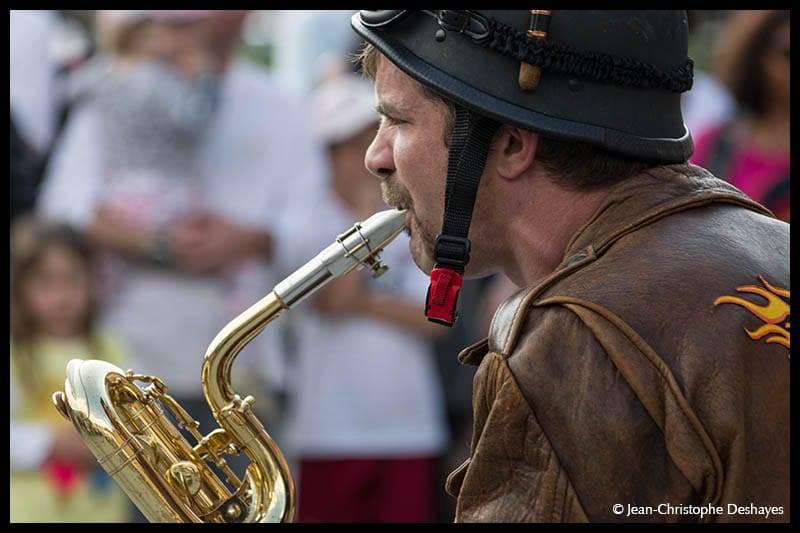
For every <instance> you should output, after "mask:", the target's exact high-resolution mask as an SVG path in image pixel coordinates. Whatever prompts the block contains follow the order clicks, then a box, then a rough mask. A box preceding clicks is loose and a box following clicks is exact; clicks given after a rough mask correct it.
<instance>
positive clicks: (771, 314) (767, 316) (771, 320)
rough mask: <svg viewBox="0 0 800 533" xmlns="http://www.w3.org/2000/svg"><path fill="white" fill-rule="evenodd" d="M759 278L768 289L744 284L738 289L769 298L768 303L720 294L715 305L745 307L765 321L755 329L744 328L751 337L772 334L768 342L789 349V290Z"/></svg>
mask: <svg viewBox="0 0 800 533" xmlns="http://www.w3.org/2000/svg"><path fill="white" fill-rule="evenodd" d="M758 279H759V281H761V284H762V285H763V286H764V287H766V289H767V290H764V289H763V288H761V287H758V286H756V285H744V286H742V287H736V291H737V292H748V293H752V294H757V295H759V296H761V297H763V298H764V299H766V300H767V304H766V305H757V304H755V303H753V302H751V301H749V300H745V299H744V298H738V297H736V296H720V297H719V298H717V299H716V300H714V306H717V305H719V304H725V303H730V304H736V305H740V306H742V307H744V308H745V309H747V310H748V311H750V312H751V313H752V314H753V315H755V316H756V317H758V318H759V319H760V320H762V321H763V322H764V325H763V326H761V327H759V328H758V329H756V330H755V331H750V330H748V329H747V328H744V330H745V332H746V333H747V334H748V335H749V336H750V338H751V339H753V340H757V339H760V338H762V337H765V336H767V335H771V336H769V337H767V339H766V342H767V343H768V344H769V343H778V344H780V345H781V346H785V347H786V349H787V350H788V349H789V327H790V324H789V302H788V301H784V300H783V298H786V300H789V298H790V297H789V290H788V289H782V288H780V287H773V286H772V285H770V284H769V283H768V282H767V280H765V279H764V278H763V277H762V276H761V275H759V276H758ZM784 321H785V322H784Z"/></svg>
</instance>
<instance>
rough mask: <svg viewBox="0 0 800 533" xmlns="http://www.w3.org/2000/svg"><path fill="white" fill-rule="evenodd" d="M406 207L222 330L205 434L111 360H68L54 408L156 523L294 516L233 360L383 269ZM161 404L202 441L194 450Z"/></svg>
mask: <svg viewBox="0 0 800 533" xmlns="http://www.w3.org/2000/svg"><path fill="white" fill-rule="evenodd" d="M404 213H405V212H404V211H401V210H396V209H390V210H387V211H382V212H379V213H376V214H374V215H372V216H371V217H370V218H368V219H367V220H366V221H364V222H360V223H356V224H355V225H354V226H353V227H352V228H350V229H349V230H348V231H346V232H345V233H343V234H341V235H339V236H338V237H337V238H336V241H335V242H334V243H332V244H331V245H330V246H328V247H327V248H325V249H324V250H323V251H322V252H321V253H319V254H318V255H317V256H316V257H314V258H313V259H312V260H311V261H309V262H308V263H306V264H305V265H304V266H303V267H301V268H300V269H298V270H296V271H295V272H294V273H293V274H291V275H290V276H289V277H287V278H286V279H284V280H283V281H281V282H280V283H278V284H277V285H276V286H275V287H274V288H273V290H272V292H270V293H269V294H268V295H267V296H265V297H264V298H262V299H261V300H260V301H258V302H257V303H255V304H254V305H252V306H251V307H250V308H249V309H247V310H245V311H244V312H243V313H241V314H240V315H239V316H237V317H236V318H234V319H233V320H232V321H231V322H230V323H228V324H227V325H226V326H225V327H224V328H223V329H222V330H221V331H220V332H219V333H218V334H217V336H216V337H215V338H214V340H213V341H212V342H211V344H210V345H209V347H208V350H207V351H206V354H205V358H204V359H203V366H202V372H201V380H202V386H203V394H204V395H205V397H206V401H207V402H208V404H209V407H210V408H211V411H212V413H213V415H214V418H215V419H216V421H217V422H218V423H219V425H220V427H219V428H217V429H215V430H213V431H211V432H210V433H209V434H208V435H205V436H203V435H202V434H200V432H199V431H198V427H199V424H198V423H197V422H196V421H195V420H194V419H192V417H191V416H190V415H189V414H188V413H187V412H186V411H185V410H184V409H183V408H182V407H181V406H180V405H179V404H178V403H177V402H176V401H175V400H174V399H173V398H172V397H170V396H169V394H167V387H166V385H165V384H164V383H163V382H162V381H161V380H160V379H159V378H158V377H155V376H144V375H138V374H134V373H133V372H132V371H131V370H128V371H127V372H123V371H122V370H120V369H119V368H118V367H116V366H114V365H111V364H109V363H107V362H105V361H97V360H80V359H73V360H71V361H70V362H69V363H68V364H67V378H66V381H65V383H64V391H58V392H55V393H54V394H53V403H54V404H55V407H56V409H57V410H58V411H59V413H61V415H62V416H64V417H65V418H67V419H68V420H71V421H72V423H73V425H74V426H75V428H76V429H77V431H78V432H79V433H80V435H81V437H82V438H83V440H84V441H85V442H86V445H87V446H88V447H89V449H90V450H91V451H92V453H93V454H94V456H95V457H96V458H97V460H98V462H99V463H100V465H101V466H102V467H103V469H105V471H106V472H107V473H108V474H109V475H110V476H111V477H112V478H113V479H114V480H115V481H116V482H117V483H118V484H119V486H120V487H121V488H122V490H124V491H125V493H126V494H127V495H128V497H129V498H130V499H131V500H132V501H133V503H134V504H135V505H136V506H137V507H138V508H139V510H140V511H141V512H142V513H143V514H144V516H145V517H146V518H147V519H148V520H149V521H150V522H216V523H219V522H291V520H292V518H293V516H294V511H295V499H296V498H295V489H294V481H293V480H292V476H291V473H290V471H289V467H288V465H287V463H286V459H285V458H284V456H283V454H282V453H281V451H280V449H279V448H278V446H277V445H276V444H275V442H274V441H273V440H272V438H271V437H270V436H269V434H268V433H267V431H266V430H265V429H264V427H263V426H262V425H261V423H260V422H259V421H258V419H257V418H256V417H255V415H254V414H253V412H252V405H253V397H252V396H247V397H245V398H244V399H242V398H241V397H240V396H239V395H237V394H235V393H234V391H233V388H232V386H231V368H232V366H233V362H234V360H235V359H236V356H237V355H238V354H239V352H240V351H241V349H242V348H243V347H244V346H245V345H247V343H249V342H250V341H251V340H252V339H253V338H255V337H256V336H257V335H258V334H259V333H260V332H261V331H262V330H263V329H264V328H265V327H266V326H267V324H269V323H270V322H271V321H272V320H274V319H275V318H277V317H278V315H279V314H280V313H281V312H282V311H284V310H286V309H290V308H291V307H293V306H294V305H296V304H297V303H299V302H300V301H302V300H303V299H305V298H307V297H308V296H311V295H312V294H314V293H315V292H317V291H318V290H319V289H321V288H322V287H324V286H325V285H326V284H327V283H328V282H330V281H331V280H333V279H335V278H337V277H339V276H343V275H345V274H347V273H348V272H350V271H351V270H353V269H355V268H356V267H359V268H360V267H367V268H369V269H370V270H371V271H372V272H373V277H378V276H379V275H381V274H383V272H385V271H386V270H387V269H388V268H387V267H386V266H384V265H382V264H381V260H380V257H379V256H378V253H379V252H380V251H381V250H383V248H384V247H385V246H386V245H388V244H389V243H390V242H391V241H392V240H393V239H394V238H395V237H396V236H397V235H398V234H399V233H400V232H401V231H402V230H403V227H404ZM137 382H138V383H142V384H144V385H146V386H145V387H142V386H140V385H138V384H137ZM164 408H166V409H167V410H169V411H170V412H171V413H172V416H173V417H174V418H175V420H176V421H177V422H178V426H179V427H181V428H184V429H185V430H186V431H188V432H189V433H190V434H191V435H192V436H193V438H194V439H196V440H197V444H196V445H195V446H192V445H190V444H189V442H188V441H187V440H186V439H185V438H184V437H183V435H182V434H181V433H180V432H179V431H178V429H177V428H176V427H175V425H174V424H173V423H172V422H171V421H170V420H169V419H168V418H167V417H166V416H165V414H164ZM242 452H244V453H245V454H246V455H247V457H248V458H249V460H250V464H249V465H248V466H247V469H246V471H245V474H244V477H245V479H239V478H238V477H237V475H236V474H235V473H234V472H233V471H232V470H231V468H230V467H229V466H228V465H227V463H226V461H225V456H226V455H237V454H240V453H242ZM221 478H224V479H225V480H226V482H227V483H226V482H223V481H222V479H221Z"/></svg>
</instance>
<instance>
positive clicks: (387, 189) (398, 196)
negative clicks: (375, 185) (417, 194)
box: [381, 180, 412, 209]
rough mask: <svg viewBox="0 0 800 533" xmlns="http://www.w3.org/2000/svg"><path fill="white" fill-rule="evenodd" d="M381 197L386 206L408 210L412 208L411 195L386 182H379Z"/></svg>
mask: <svg viewBox="0 0 800 533" xmlns="http://www.w3.org/2000/svg"><path fill="white" fill-rule="evenodd" d="M381 195H382V196H383V201H384V202H386V204H387V205H389V206H391V207H394V208H396V209H409V208H411V207H412V202H411V195H410V194H408V191H406V190H405V189H404V188H403V187H401V186H400V185H398V184H396V183H390V182H389V181H388V180H385V181H383V182H381Z"/></svg>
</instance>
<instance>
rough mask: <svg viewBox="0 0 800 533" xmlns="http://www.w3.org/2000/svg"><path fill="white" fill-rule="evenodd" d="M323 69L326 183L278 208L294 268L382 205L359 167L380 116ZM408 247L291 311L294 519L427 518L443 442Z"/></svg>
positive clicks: (427, 332) (349, 79)
mask: <svg viewBox="0 0 800 533" xmlns="http://www.w3.org/2000/svg"><path fill="white" fill-rule="evenodd" d="M328 74H329V76H328V77H329V78H330V79H329V80H328V81H326V82H325V83H323V84H322V85H320V86H319V87H318V88H317V89H316V90H315V91H314V92H313V93H312V94H311V102H312V109H313V112H314V115H313V116H314V124H315V128H316V133H317V136H318V138H319V139H320V140H321V141H322V142H323V143H324V144H325V145H326V146H327V148H328V155H329V161H330V167H329V168H330V176H329V180H330V181H329V183H328V184H327V187H326V188H325V192H326V194H325V197H324V198H322V199H320V200H319V202H318V203H317V204H315V205H314V206H313V211H307V212H305V213H304V212H302V211H300V210H296V211H292V212H291V213H287V216H289V217H290V220H289V221H288V223H287V224H286V226H285V227H286V229H287V231H289V232H291V234H292V235H296V236H297V237H296V239H295V240H296V241H297V245H296V246H294V247H293V248H292V251H293V252H295V253H296V254H297V257H296V259H294V262H295V263H297V264H300V263H301V262H302V261H303V260H305V259H308V258H309V257H311V256H312V255H313V254H315V253H316V252H318V251H319V250H321V249H322V248H323V247H324V246H326V245H328V244H330V242H332V241H333V239H334V238H335V237H336V234H337V232H340V231H343V230H345V229H346V228H347V227H349V226H351V225H352V223H353V222H354V221H355V220H363V219H365V218H367V217H368V216H369V215H371V214H372V213H374V212H376V211H379V210H381V209H386V205H385V204H384V203H383V202H382V200H381V197H380V189H379V187H378V186H377V184H376V183H375V181H374V178H372V176H371V175H370V174H369V173H368V171H367V170H366V168H365V167H364V154H365V151H366V147H367V146H368V145H369V143H370V142H371V139H372V137H373V135H374V132H375V129H376V127H377V124H378V120H379V119H378V115H377V113H376V112H375V109H374V97H373V90H372V84H371V83H370V82H368V81H366V80H364V79H362V78H360V77H359V76H356V75H352V74H344V73H343V74H341V75H339V76H330V74H331V73H330V72H329V73H328ZM286 237H287V238H290V237H288V235H287V236H286ZM407 248H408V237H407V236H406V235H401V236H400V237H398V238H397V239H396V240H395V241H394V242H393V243H392V244H390V245H389V246H388V247H387V248H386V249H385V250H384V251H383V252H382V253H381V257H382V258H383V260H384V262H385V264H386V265H388V266H389V271H388V272H386V273H385V274H384V275H383V276H381V277H380V278H378V279H374V280H373V279H370V276H369V274H368V273H367V272H365V271H357V272H354V273H351V274H349V275H348V276H346V277H345V278H342V279H340V280H336V281H335V282H333V283H332V284H331V286H330V287H329V288H326V290H325V291H323V292H321V293H320V295H319V296H318V297H317V298H316V299H315V300H312V301H311V302H307V303H304V304H303V305H302V306H301V307H300V308H299V309H297V310H296V311H295V312H294V314H293V316H292V321H293V323H294V324H295V327H296V335H297V343H298V347H297V358H298V360H297V364H296V368H295V373H293V374H292V375H290V378H291V380H292V391H293V393H292V394H291V396H290V407H289V412H288V413H287V414H286V420H287V422H286V423H287V427H285V428H284V431H285V442H286V450H287V452H288V453H289V455H291V456H293V459H294V460H295V461H297V462H298V463H299V464H298V470H299V476H298V480H297V481H298V495H299V497H298V500H299V511H298V519H299V521H301V522H319V521H323V522H426V521H432V520H433V519H434V507H435V502H436V499H435V493H434V492H433V491H434V488H433V487H434V484H435V483H436V481H437V480H436V479H435V478H436V463H435V459H436V457H437V456H438V455H439V454H440V453H441V452H442V450H443V449H444V448H445V447H446V445H447V440H448V435H447V428H446V422H445V413H444V408H445V405H444V398H443V391H442V390H441V385H440V378H439V376H438V372H437V368H436V363H435V360H434V353H433V349H432V344H431V341H432V339H433V338H434V337H435V336H437V335H438V334H439V332H440V330H441V328H437V327H436V326H435V325H434V324H432V323H430V322H427V321H426V320H425V317H424V315H423V312H422V305H423V303H422V302H421V301H419V300H418V299H417V298H416V297H415V296H412V295H417V294H419V293H420V291H424V290H425V288H426V287H427V278H426V277H425V276H424V275H422V274H421V273H420V272H419V270H418V269H417V268H416V267H415V265H414V263H413V262H412V260H411V258H410V256H409V255H408V252H407Z"/></svg>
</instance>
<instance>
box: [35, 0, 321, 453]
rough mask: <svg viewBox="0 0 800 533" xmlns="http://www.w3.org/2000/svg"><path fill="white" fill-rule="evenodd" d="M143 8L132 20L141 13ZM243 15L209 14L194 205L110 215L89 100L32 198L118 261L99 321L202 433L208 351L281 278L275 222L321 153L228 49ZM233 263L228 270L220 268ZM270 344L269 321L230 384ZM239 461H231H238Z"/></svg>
mask: <svg viewBox="0 0 800 533" xmlns="http://www.w3.org/2000/svg"><path fill="white" fill-rule="evenodd" d="M140 13H141V12H139V13H136V12H134V13H130V14H129V16H130V17H131V18H132V19H134V20H137V17H140V16H142V15H141V14H140ZM117 15H118V16H119V15H120V13H119V12H118V13H117ZM246 15H247V12H246V11H214V12H212V13H211V14H210V15H209V16H208V17H207V18H205V19H204V20H203V31H205V32H206V34H205V35H206V38H207V41H206V42H207V44H208V45H209V46H210V52H211V59H212V69H213V71H215V72H216V73H217V74H218V75H219V76H220V80H219V87H218V95H217V97H216V101H217V103H216V108H215V110H214V113H213V117H212V118H210V119H209V121H208V124H207V131H205V132H204V134H203V136H202V139H200V140H199V141H198V146H197V147H196V150H193V155H192V160H191V162H192V164H193V166H194V168H193V174H192V175H191V176H189V178H190V179H191V180H192V182H193V183H194V184H196V185H198V187H199V189H200V190H201V198H202V200H201V201H200V202H197V203H196V204H195V205H194V206H192V205H189V204H187V205H184V206H183V207H182V209H184V213H182V214H181V216H176V217H168V218H169V220H164V221H162V222H163V224H143V223H139V221H137V220H135V217H130V216H128V217H120V216H115V215H114V213H113V210H112V209H109V208H108V205H107V203H106V202H105V201H104V200H105V193H106V192H107V190H108V189H107V185H108V174H109V168H108V167H107V166H106V159H105V154H104V152H103V142H102V141H103V138H102V135H101V132H102V128H101V125H102V122H103V117H102V116H101V114H100V112H99V110H98V106H97V105H93V103H92V101H91V100H88V101H87V102H86V103H85V105H82V106H81V107H80V108H79V109H76V110H75V111H74V113H73V115H72V116H71V119H70V121H69V123H68V124H67V126H66V131H65V134H64V139H63V142H62V143H60V145H59V147H58V149H57V152H56V153H55V154H54V157H53V161H52V164H51V168H50V171H49V173H48V175H47V177H46V180H45V183H44V190H43V192H42V198H41V203H40V206H39V208H40V211H41V212H42V213H43V214H44V215H46V216H49V217H51V218H57V219H62V220H66V221H68V222H70V223H72V224H74V225H76V226H78V227H80V228H84V229H86V230H87V232H88V234H89V235H90V237H91V239H92V241H93V243H94V244H95V245H96V246H97V247H99V248H100V249H102V250H105V251H106V252H109V253H113V254H114V255H115V256H116V257H117V258H119V259H124V261H125V262H126V265H127V267H128V269H127V271H126V273H125V276H123V277H119V278H118V279H117V281H118V283H117V284H116V285H112V286H109V285H108V284H107V285H106V289H107V290H106V293H105V297H106V300H105V302H104V304H105V305H104V313H103V319H104V322H105V323H106V325H107V326H108V327H109V329H111V330H112V331H114V332H117V333H118V334H119V335H120V336H121V337H122V338H123V339H124V340H125V341H126V343H127V344H128V346H129V347H130V348H131V350H132V358H133V362H132V363H131V367H132V368H133V369H134V370H135V371H136V372H137V373H143V374H153V375H157V376H159V377H161V378H162V379H163V380H164V382H165V383H166V384H167V386H168V387H169V390H170V394H171V395H172V396H173V397H175V398H176V400H178V401H179V403H181V405H182V406H183V407H184V408H186V410H187V411H188V412H189V413H190V414H191V415H192V416H193V417H194V418H195V419H197V420H198V421H199V422H200V430H201V431H202V432H208V431H210V430H212V429H214V428H215V427H217V424H216V422H215V421H214V420H213V419H212V417H211V414H210V410H209V408H208V406H207V404H206V402H205V398H204V396H203V394H202V389H201V384H200V368H201V363H202V358H203V355H204V354H205V351H206V348H207V347H208V345H209V344H210V342H211V341H212V340H213V338H214V336H215V335H216V334H217V333H218V332H219V331H220V329H221V328H222V327H223V326H224V325H225V324H226V323H227V322H228V321H229V320H230V319H231V318H233V317H234V316H235V315H237V314H238V313H240V312H241V311H243V310H244V309H245V308H246V307H248V306H249V305H251V304H252V303H255V302H256V301H257V300H258V299H260V298H261V297H262V296H263V295H264V294H265V293H266V291H267V290H269V288H271V287H272V285H273V284H274V283H275V282H276V281H277V280H276V279H275V277H274V275H273V271H272V270H271V268H270V260H271V259H274V257H275V256H276V254H279V253H280V246H279V245H278V244H277V243H276V242H275V238H274V235H275V233H276V227H277V226H278V225H279V224H280V223H281V220H282V218H283V213H284V210H286V209H289V208H290V206H291V205H292V201H293V200H292V199H293V198H294V197H295V196H298V195H302V191H305V190H312V191H313V190H316V189H318V188H319V186H320V185H319V183H321V181H322V179H323V172H324V166H323V165H324V163H323V154H322V152H321V150H320V149H319V148H318V145H317V144H316V143H315V142H314V141H313V139H312V137H311V135H310V130H309V128H308V126H307V119H306V114H305V112H304V110H303V108H302V106H301V105H300V103H299V102H297V101H295V100H294V99H293V98H292V97H290V96H288V95H286V94H285V93H284V92H283V91H282V90H281V89H280V88H278V87H277V86H276V84H275V82H274V80H273V79H272V77H271V76H270V75H269V74H268V73H267V72H265V71H264V70H263V69H262V68H261V67H259V66H256V65H253V64H251V63H250V62H249V61H247V60H244V59H238V58H234V57H233V52H234V49H235V47H236V44H237V42H238V35H239V31H240V29H241V25H242V22H243V20H244V18H245V16H246ZM144 16H145V17H153V16H155V17H161V18H162V19H163V18H164V17H171V16H177V17H181V16H188V15H187V14H186V12H164V11H157V12H145V13H144ZM113 31H116V30H113ZM113 31H112V34H113ZM149 44H151V45H156V44H158V43H155V42H152V43H149ZM123 111H124V110H123ZM122 200H123V202H122V205H124V198H122ZM232 267H236V268H237V275H236V276H235V277H234V278H231V276H229V275H227V273H228V272H229V270H230V269H231V268H232ZM277 349H278V340H277V338H276V335H275V328H268V331H265V332H264V333H263V334H261V335H260V336H259V337H258V338H257V339H255V340H254V341H253V342H251V343H250V345H248V346H247V347H245V349H244V351H243V352H242V354H241V356H240V357H239V363H237V365H236V367H235V368H234V386H236V384H237V377H243V376H248V375H252V374H253V373H252V372H249V373H248V372H246V371H242V370H243V369H246V368H249V367H253V366H255V365H259V364H261V359H263V357H262V354H263V352H264V351H275V350H277ZM237 389H238V387H237ZM257 397H258V396H257ZM262 405H263V404H262ZM257 407H258V405H257ZM236 459H239V458H236ZM241 459H243V460H244V459H245V458H244V457H241ZM242 464H243V463H240V466H239V468H236V464H235V463H234V467H235V469H240V467H241V465H242Z"/></svg>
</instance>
